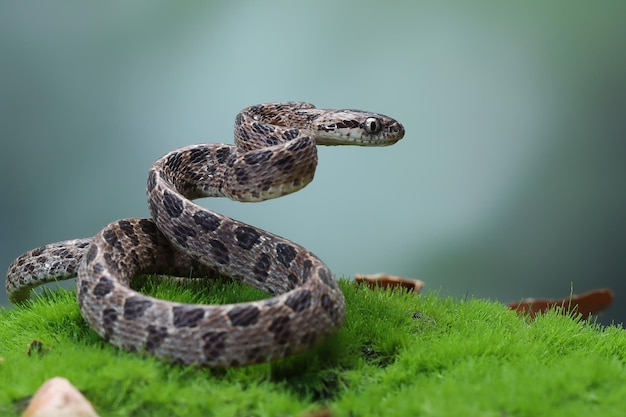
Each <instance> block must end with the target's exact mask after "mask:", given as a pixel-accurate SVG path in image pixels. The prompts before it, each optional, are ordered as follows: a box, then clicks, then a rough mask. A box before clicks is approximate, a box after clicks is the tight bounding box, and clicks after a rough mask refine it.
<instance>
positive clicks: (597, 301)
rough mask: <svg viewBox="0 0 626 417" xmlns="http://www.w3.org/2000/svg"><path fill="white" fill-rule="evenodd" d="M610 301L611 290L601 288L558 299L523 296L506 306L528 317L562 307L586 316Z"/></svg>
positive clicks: (611, 298)
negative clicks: (523, 297) (520, 299)
mask: <svg viewBox="0 0 626 417" xmlns="http://www.w3.org/2000/svg"><path fill="white" fill-rule="evenodd" d="M612 302H613V291H611V290H610V289H608V288H601V289H596V290H592V291H588V292H586V293H583V294H580V295H576V294H574V295H572V296H571V297H567V298H562V299H558V300H554V299H542V298H525V299H524V300H522V301H518V302H514V303H509V304H508V306H509V308H510V309H511V310H515V311H517V312H518V313H520V314H528V315H529V316H530V317H535V316H536V315H537V314H538V313H544V312H545V311H546V310H548V309H550V308H554V307H562V309H563V313H564V314H567V313H568V312H576V313H580V314H581V315H582V317H583V318H588V317H589V316H590V315H591V314H596V313H598V312H599V311H602V310H604V309H605V308H607V307H608V306H609V305H611V303H612Z"/></svg>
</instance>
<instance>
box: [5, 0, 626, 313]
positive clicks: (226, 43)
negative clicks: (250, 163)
mask: <svg viewBox="0 0 626 417" xmlns="http://www.w3.org/2000/svg"><path fill="white" fill-rule="evenodd" d="M433 3H434V4H431V2H420V1H408V0H407V1H387V2H381V1H343V2H341V1H337V0H332V1H331V0H322V1H316V2H311V1H306V2H297V1H286V0H285V1H280V2H261V1H243V2H226V1H222V2H220V1H213V2H187V3H183V2H167V1H152V0H151V1H147V0H144V1H134V2H127V1H111V2H74V1H55V2H29V1H20V2H2V3H0V48H1V49H0V129H1V132H2V133H1V135H2V151H1V154H0V170H1V172H0V173H1V175H0V181H1V183H0V189H1V191H2V195H1V201H0V269H4V268H6V267H8V265H9V263H10V262H11V260H12V259H13V258H14V257H16V256H18V255H19V254H20V253H22V252H24V251H26V250H29V249H31V248H32V247H35V246H39V245H42V244H44V243H48V242H52V241H57V240H63V239H68V238H73V237H84V236H90V235H93V234H94V233H95V232H97V231H98V230H99V229H100V228H101V227H102V226H103V225H105V224H106V223H108V222H111V221H113V220H116V219H118V218H122V217H133V216H146V215H147V214H148V211H147V208H146V203H145V196H144V188H145V179H146V173H147V170H148V168H149V166H150V164H151V163H152V162H153V161H154V160H155V159H156V158H157V157H159V156H160V155H162V154H163V153H165V152H167V151H169V150H171V149H174V148H177V147H180V146H184V145H188V144H192V143H199V142H203V141H207V142H231V137H232V124H233V121H234V117H235V114H236V113H237V111H239V110H240V109H241V108H243V107H246V106H248V105H251V104H256V103H260V102H268V101H277V100H303V101H310V102H312V103H314V104H316V105H317V106H318V107H349V108H362V109H367V110H372V111H377V112H381V113H385V114H388V115H391V116H393V117H395V118H397V119H399V120H400V121H401V122H403V123H404V125H405V127H406V131H407V134H406V137H405V139H404V140H403V141H401V142H399V143H398V144H397V145H395V146H393V147H390V148H375V149H364V148H324V149H321V150H320V164H319V168H318V173H317V175H316V179H315V181H314V182H313V183H312V184H311V185H310V186H309V187H307V188H306V189H305V190H303V191H301V192H299V193H296V194H294V195H291V196H288V197H286V198H282V199H279V200H276V201H270V202H266V203H261V204H241V203H234V202H229V201H209V200H204V201H203V202H202V204H205V205H210V206H211V207H212V208H214V209H216V210H218V211H220V212H223V213H224V214H227V215H230V216H232V217H235V218H239V219H241V220H244V221H247V222H250V223H252V224H254V225H256V226H259V227H262V228H266V229H268V230H270V231H273V232H275V233H278V234H280V235H283V236H285V237H287V238H290V239H293V240H295V241H296V242H299V243H301V244H302V245H304V246H306V247H307V248H310V249H311V250H312V251H314V252H315V253H316V254H318V255H319V256H320V257H321V258H322V259H324V260H325V261H326V262H327V263H328V265H329V266H330V267H331V269H332V270H333V271H334V272H335V273H336V274H337V275H338V276H342V275H343V276H351V275H353V274H354V273H355V272H364V273H374V272H379V271H382V272H387V273H391V274H397V275H403V276H407V277H415V278H421V279H423V280H425V281H426V282H427V285H428V288H429V289H434V290H439V291H440V292H441V294H444V295H445V294H452V295H455V296H461V297H462V296H465V295H469V296H478V297H488V298H497V299H500V300H503V301H514V300H519V299H520V298H521V297H525V296H541V297H546V296H547V297H562V296H566V295H567V294H569V292H570V288H571V287H572V286H573V289H574V291H575V292H583V291H586V290H588V289H591V288H597V287H604V286H609V287H611V288H613V289H614V291H615V292H616V297H617V298H616V305H615V306H614V307H612V309H611V310H609V311H608V312H607V313H606V314H605V315H604V318H603V320H604V321H606V322H610V321H611V320H616V321H624V319H625V318H626V311H625V309H624V307H623V301H622V300H623V298H624V291H625V289H624V285H623V279H624V276H625V272H626V257H625V256H624V246H625V243H626V242H625V240H626V220H625V216H624V208H625V206H626V193H625V191H626V190H625V187H624V179H625V174H626V164H625V163H624V159H625V155H626V154H625V151H626V137H625V136H626V122H625V121H626V106H625V98H626V53H625V51H626V49H624V45H625V42H626V24H624V18H625V17H626V3H625V2H620V1H616V2H613V3H611V2H608V1H607V2H596V3H593V4H592V3H588V2H580V3H577V2H573V1H553V2H543V1H529V2H519V4H511V3H503V2H497V1H482V2H463V1H460V0H459V1H448V2H433ZM4 296H5V294H4V293H2V294H0V298H1V300H0V301H1V303H3V304H6V298H5V297H4Z"/></svg>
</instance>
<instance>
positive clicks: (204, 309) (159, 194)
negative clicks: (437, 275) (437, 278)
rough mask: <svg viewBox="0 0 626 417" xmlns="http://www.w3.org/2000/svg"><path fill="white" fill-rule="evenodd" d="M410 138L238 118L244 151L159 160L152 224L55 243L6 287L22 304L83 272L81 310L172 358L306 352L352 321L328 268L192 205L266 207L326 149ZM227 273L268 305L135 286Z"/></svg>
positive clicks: (203, 360)
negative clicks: (45, 286)
mask: <svg viewBox="0 0 626 417" xmlns="http://www.w3.org/2000/svg"><path fill="white" fill-rule="evenodd" d="M403 135H404V128H403V127H402V125H401V124H399V123H398V122H396V121H395V120H393V119H390V118H388V117H386V116H383V115H380V114H376V113H370V112H363V111H357V110H325V109H316V108H315V107H314V106H313V105H311V104H308V103H296V102H287V103H269V104H261V105H257V106H252V107H248V108H246V109H244V110H242V112H240V113H239V114H238V115H237V118H236V123H235V145H227V144H203V145H194V146H188V147H184V148H181V149H177V150H174V151H172V152H170V153H168V154H166V155H164V156H163V157H161V158H159V159H158V160H157V161H156V162H155V163H154V164H153V166H152V168H151V169H150V172H149V176H148V187H147V194H148V205H149V208H150V212H151V215H152V219H144V218H131V219H123V220H118V221H116V222H114V223H111V224H109V225H108V226H106V227H105V228H104V229H102V230H101V231H100V232H99V233H98V234H97V235H96V236H94V237H93V238H91V239H77V240H71V241H65V242H59V243H54V244H50V245H46V246H43V247H40V248H37V249H33V250H32V251H30V252H27V253H25V254H24V255H22V256H20V257H19V258H17V259H16V260H15V261H14V262H13V263H12V264H11V266H10V267H9V270H8V273H7V280H6V289H7V294H8V295H9V298H10V299H11V300H12V301H13V302H18V301H20V300H23V299H25V298H27V297H28V296H29V292H30V289H32V288H34V287H36V286H38V285H40V284H42V283H45V282H50V281H54V280H59V279H66V278H69V277H72V276H75V275H77V276H78V278H77V284H76V285H77V297H78V303H79V306H80V310H81V313H82V315H83V317H84V318H85V320H86V321H87V322H88V323H89V324H90V326H91V327H92V328H93V329H94V330H95V331H96V332H97V333H98V334H100V335H101V336H102V337H104V338H105V339H106V340H108V341H109V342H111V343H113V344H114V345H116V346H119V347H121V348H123V349H125V350H129V351H145V352H148V353H150V354H154V355H157V356H159V357H162V358H165V359H167V360H169V361H172V362H176V363H184V364H198V365H202V366H210V367H226V366H237V365H246V364H251V363H258V362H264V361H269V360H272V359H276V358H279V357H283V356H286V355H291V354H294V353H298V352H303V351H305V350H307V349H310V348H311V347H313V346H315V345H317V344H319V343H321V342H322V341H324V340H326V339H327V338H328V337H330V336H332V335H333V334H334V333H335V332H336V331H337V330H338V329H339V327H340V326H341V325H342V323H343V320H344V315H345V301H344V298H343V294H342V293H341V290H340V289H339V287H338V285H337V282H336V281H335V279H334V277H333V275H332V273H331V272H330V270H329V269H328V267H327V266H326V265H325V264H324V263H323V262H322V261H321V260H320V259H319V258H317V257H316V256H315V255H314V254H312V253H311V252H309V251H308V250H307V249H305V248H303V247H301V246H299V245H297V244H295V243H293V242H291V241H289V240H287V239H284V238H281V237H279V236H276V235H273V234H271V233H268V232H266V231H264V230H261V229H258V228H255V227H253V226H250V225H246V224H244V223H241V222H239V221H236V220H233V219H230V218H228V217H225V216H223V215H221V214H218V213H216V212H213V211H211V210H207V209H206V208H203V207H201V206H199V205H197V204H195V203H193V202H192V201H191V200H192V199H195V198H200V197H228V198H231V199H234V200H239V201H261V200H266V199H270V198H275V197H279V196H282V195H286V194H289V193H291V192H294V191H297V190H299V189H301V188H302V187H304V186H306V185H307V184H308V183H309V182H310V181H311V180H312V179H313V175H314V172H315V167H316V165H317V148H316V145H340V144H353V145H360V146H385V145H391V144H393V143H395V142H396V141H398V140H400V139H401V138H402V136H403ZM146 273H167V274H172V275H176V276H182V277H188V276H215V275H216V274H220V275H225V276H228V277H231V278H232V279H236V280H240V281H242V282H244V283H246V284H248V285H251V286H253V287H255V288H258V289H260V290H262V291H265V292H267V293H269V294H272V295H273V297H272V298H269V299H264V300H259V301H253V302H247V303H239V304H230V305H199V304H182V303H177V302H171V301H165V300H160V299H156V298H152V297H148V296H145V295H143V294H140V293H138V292H136V291H134V290H132V289H130V287H129V285H130V280H131V278H132V277H133V276H135V275H137V274H146Z"/></svg>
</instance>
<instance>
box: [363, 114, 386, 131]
mask: <svg viewBox="0 0 626 417" xmlns="http://www.w3.org/2000/svg"><path fill="white" fill-rule="evenodd" d="M382 127H383V124H382V123H381V122H380V120H378V119H377V118H375V117H368V118H367V119H365V123H364V124H363V129H365V132H366V133H368V134H370V135H375V134H376V133H378V132H380V129H382Z"/></svg>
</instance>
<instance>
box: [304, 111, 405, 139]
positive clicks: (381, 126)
mask: <svg viewBox="0 0 626 417" xmlns="http://www.w3.org/2000/svg"><path fill="white" fill-rule="evenodd" d="M311 127H312V129H311V130H313V131H314V132H315V141H316V143H317V144H318V145H357V146H389V145H393V144H394V143H396V142H397V141H399V140H400V139H402V137H403V136H404V127H403V126H402V124H400V122H398V121H397V120H394V119H392V118H391V117H388V116H385V115H382V114H378V113H372V112H367V111H362V110H348V109H347V110H329V111H325V112H323V113H321V114H320V115H319V117H317V118H316V119H315V120H313V121H312V126H311Z"/></svg>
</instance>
